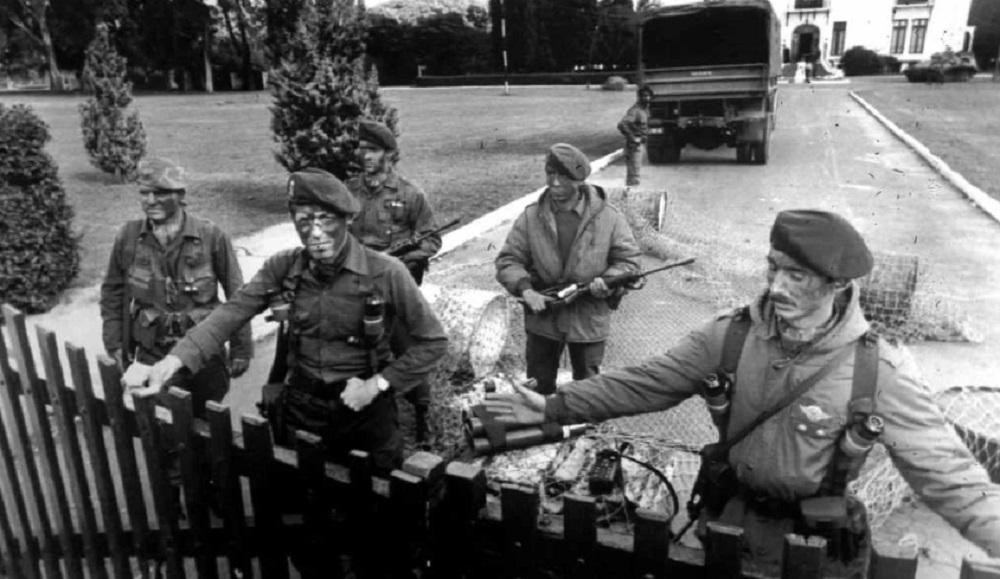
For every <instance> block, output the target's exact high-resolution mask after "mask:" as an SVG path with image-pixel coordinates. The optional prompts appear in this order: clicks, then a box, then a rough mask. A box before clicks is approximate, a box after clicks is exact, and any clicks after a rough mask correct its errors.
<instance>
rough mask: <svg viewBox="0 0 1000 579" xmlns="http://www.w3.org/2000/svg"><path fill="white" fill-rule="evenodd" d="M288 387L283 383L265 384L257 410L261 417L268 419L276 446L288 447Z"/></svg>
mask: <svg viewBox="0 0 1000 579" xmlns="http://www.w3.org/2000/svg"><path fill="white" fill-rule="evenodd" d="M287 388H288V387H287V386H286V385H285V384H284V383H283V382H271V383H270V384H265V385H264V387H263V388H262V389H261V391H260V401H259V402H257V410H258V411H259V412H260V415H261V416H263V417H264V418H266V419H267V422H268V424H270V425H271V434H272V435H273V436H274V442H275V444H279V445H281V446H288V444H287V443H288V440H287V438H288V436H287V432H288V429H287V428H285V425H286V412H287V404H286V390H287Z"/></svg>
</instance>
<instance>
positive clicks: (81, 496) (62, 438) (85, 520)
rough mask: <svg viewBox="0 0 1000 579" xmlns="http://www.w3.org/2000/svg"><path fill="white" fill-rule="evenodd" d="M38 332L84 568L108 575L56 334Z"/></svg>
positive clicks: (101, 574) (92, 573) (91, 575)
mask: <svg viewBox="0 0 1000 579" xmlns="http://www.w3.org/2000/svg"><path fill="white" fill-rule="evenodd" d="M37 333H38V349H39V353H40V354H41V356H42V364H43V367H44V368H45V385H46V387H47V389H48V391H49V402H50V403H51V404H52V415H53V417H54V418H55V421H56V428H55V430H56V433H57V434H58V436H59V448H60V449H61V450H62V456H63V462H65V463H66V469H67V470H68V471H69V481H67V482H68V484H67V486H68V487H69V490H70V492H71V493H72V496H73V503H74V504H75V505H76V508H77V512H78V513H79V517H80V530H81V534H82V535H83V537H82V539H83V552H84V556H85V557H86V559H87V571H88V572H89V573H90V577H92V578H103V577H107V576H108V568H107V567H106V566H105V565H104V556H103V555H101V554H100V549H99V547H98V545H97V515H96V514H95V512H94V503H93V502H92V499H91V496H90V486H89V485H88V484H87V473H86V471H85V470H84V465H83V450H82V449H81V448H80V441H79V439H77V437H76V421H75V416H74V414H73V411H74V408H73V407H71V406H70V405H69V404H67V398H68V396H67V394H66V377H65V375H64V374H63V370H62V365H61V364H60V363H59V346H58V344H57V343H56V335H55V334H54V333H53V332H51V331H49V330H46V329H43V328H42V327H41V326H38V327H37ZM67 516H68V513H67ZM81 575H82V569H81Z"/></svg>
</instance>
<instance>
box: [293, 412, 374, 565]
mask: <svg viewBox="0 0 1000 579" xmlns="http://www.w3.org/2000/svg"><path fill="white" fill-rule="evenodd" d="M295 454H296V456H297V457H298V465H299V472H300V473H301V474H302V481H303V482H304V483H305V512H304V513H303V523H304V525H303V531H304V532H305V535H304V536H303V537H302V541H303V542H304V546H303V547H298V548H297V549H296V550H299V551H300V552H301V553H302V555H303V557H304V558H307V559H309V562H307V563H306V566H307V567H310V566H312V565H314V564H317V565H318V562H314V561H313V559H314V558H319V557H322V558H324V559H327V560H331V559H332V560H335V561H336V560H338V559H340V556H341V554H342V550H343V546H342V545H327V544H325V541H326V540H327V539H329V538H330V536H331V533H330V529H329V527H328V525H329V513H330V503H329V500H328V499H329V497H327V495H326V493H325V492H324V486H325V485H324V482H325V481H324V479H325V478H326V477H325V470H326V469H325V466H324V464H325V460H324V456H323V455H324V452H323V439H322V438H320V437H319V436H316V435H315V434H312V433H311V432H306V431H304V430H298V431H296V432H295ZM369 488H370V487H369ZM369 492H371V491H370V490H369ZM352 532H359V531H358V530H357V529H354V528H352ZM321 554H322V555H321ZM314 572H315V571H314ZM303 574H305V573H303Z"/></svg>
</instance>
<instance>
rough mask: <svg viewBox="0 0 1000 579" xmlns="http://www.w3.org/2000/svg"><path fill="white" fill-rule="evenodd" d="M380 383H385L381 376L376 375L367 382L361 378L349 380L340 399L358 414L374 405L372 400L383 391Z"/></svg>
mask: <svg viewBox="0 0 1000 579" xmlns="http://www.w3.org/2000/svg"><path fill="white" fill-rule="evenodd" d="M379 381H383V382H384V381H385V378H383V377H382V376H381V375H380V374H376V375H374V376H372V377H371V378H369V379H367V380H362V379H361V378H357V377H355V378H349V379H348V380H347V386H346V387H345V388H344V391H343V392H341V393H340V399H341V400H342V401H343V402H344V404H346V405H347V407H348V408H350V409H351V410H353V411H355V412H358V411H360V410H362V409H364V408H365V407H366V406H368V405H369V404H371V403H372V400H374V399H375V397H376V396H378V395H379V393H380V392H382V390H381V389H380V388H379Z"/></svg>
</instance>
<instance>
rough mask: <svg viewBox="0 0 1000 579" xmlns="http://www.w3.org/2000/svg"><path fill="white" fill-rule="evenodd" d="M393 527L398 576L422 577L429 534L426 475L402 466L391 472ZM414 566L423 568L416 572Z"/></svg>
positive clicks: (390, 509)
mask: <svg viewBox="0 0 1000 579" xmlns="http://www.w3.org/2000/svg"><path fill="white" fill-rule="evenodd" d="M389 514H390V523H389V524H390V528H391V529H392V534H393V535H395V537H394V539H395V543H396V544H395V549H396V550H397V554H396V556H395V557H394V558H393V561H392V563H393V565H394V569H393V571H394V573H393V575H394V576H396V577H419V576H420V575H421V574H422V573H426V561H425V560H424V555H423V550H422V546H423V543H424V538H425V537H426V535H427V485H426V484H425V482H424V479H422V478H420V477H419V476H414V475H412V474H410V473H408V472H405V471H403V470H394V471H392V472H391V473H390V474H389ZM415 569H420V570H421V571H417V572H414V570H415Z"/></svg>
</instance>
